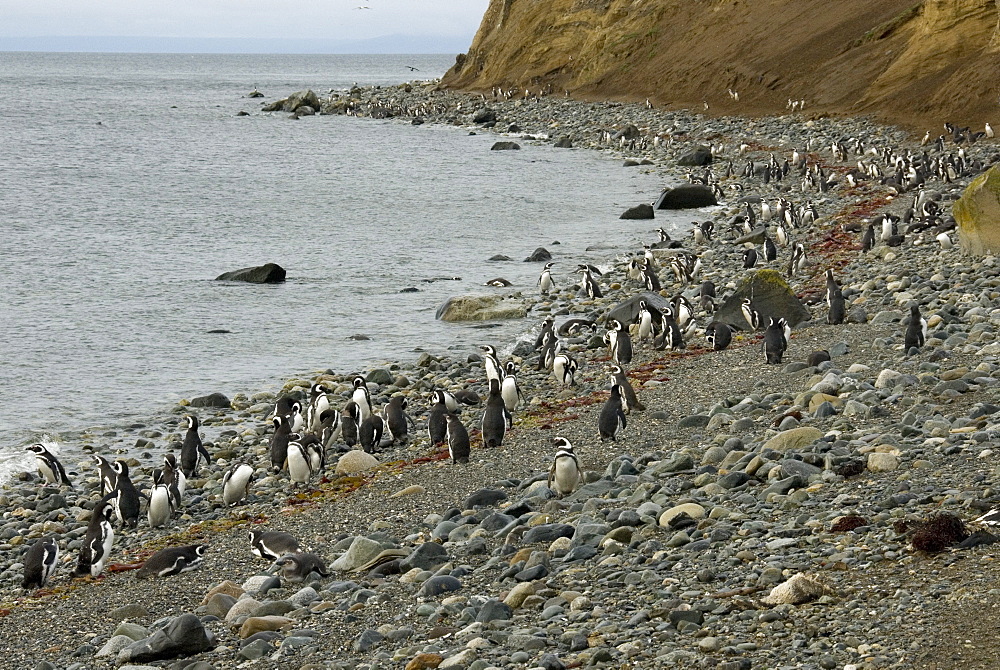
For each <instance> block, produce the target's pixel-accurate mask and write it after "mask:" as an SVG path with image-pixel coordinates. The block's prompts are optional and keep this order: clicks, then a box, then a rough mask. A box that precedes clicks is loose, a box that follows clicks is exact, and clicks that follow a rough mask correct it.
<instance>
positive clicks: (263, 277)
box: [215, 263, 285, 284]
mask: <svg viewBox="0 0 1000 670" xmlns="http://www.w3.org/2000/svg"><path fill="white" fill-rule="evenodd" d="M215 279H216V281H245V282H250V283H251V284H280V283H281V282H283V281H285V268H283V267H281V266H280V265H278V264H277V263H264V264H263V265H258V266H256V267H252V268H243V269H241V270H233V271H232V272H223V273H222V274H221V275H219V276H218V277H216V278H215Z"/></svg>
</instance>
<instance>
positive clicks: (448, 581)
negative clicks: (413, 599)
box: [418, 575, 462, 598]
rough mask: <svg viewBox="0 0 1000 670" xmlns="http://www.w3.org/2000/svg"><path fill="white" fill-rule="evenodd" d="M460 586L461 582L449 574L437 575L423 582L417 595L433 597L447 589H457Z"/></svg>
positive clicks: (445, 591)
mask: <svg viewBox="0 0 1000 670" xmlns="http://www.w3.org/2000/svg"><path fill="white" fill-rule="evenodd" d="M460 588H462V582H460V581H458V580H457V579H455V578H454V577H452V576H451V575H437V576H434V577H431V578H430V579H428V580H427V581H426V582H424V583H423V586H421V587H420V591H419V592H418V595H421V596H424V597H426V598H433V597H434V596H439V595H441V594H442V593H447V592H449V591H458V590H459V589H460Z"/></svg>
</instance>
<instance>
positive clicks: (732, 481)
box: [716, 471, 750, 489]
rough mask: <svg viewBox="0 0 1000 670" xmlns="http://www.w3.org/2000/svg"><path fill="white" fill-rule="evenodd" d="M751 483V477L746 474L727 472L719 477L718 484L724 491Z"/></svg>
mask: <svg viewBox="0 0 1000 670" xmlns="http://www.w3.org/2000/svg"><path fill="white" fill-rule="evenodd" d="M748 481H750V475H748V474H747V473H745V472H740V471H736V472H727V473H726V474H724V475H722V476H721V477H719V479H718V480H717V481H716V483H717V484H718V485H719V486H721V487H722V488H724V489H734V488H736V487H737V486H742V485H743V484H746V483H747V482H748Z"/></svg>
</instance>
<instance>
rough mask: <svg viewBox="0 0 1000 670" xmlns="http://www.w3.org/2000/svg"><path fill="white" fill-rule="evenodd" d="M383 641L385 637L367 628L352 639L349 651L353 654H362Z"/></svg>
mask: <svg viewBox="0 0 1000 670" xmlns="http://www.w3.org/2000/svg"><path fill="white" fill-rule="evenodd" d="M384 639H385V636H384V635H382V633H380V632H378V631H377V630H374V629H371V628H369V629H368V630H366V631H363V632H362V633H361V634H360V635H358V636H357V637H356V638H355V639H354V643H353V644H351V650H352V651H354V652H355V653H364V652H366V651H368V650H369V649H371V648H372V647H374V646H375V645H376V644H378V643H379V642H381V641H382V640H384Z"/></svg>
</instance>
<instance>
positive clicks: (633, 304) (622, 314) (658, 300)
mask: <svg viewBox="0 0 1000 670" xmlns="http://www.w3.org/2000/svg"><path fill="white" fill-rule="evenodd" d="M640 300H645V301H646V304H647V305H648V306H649V307H651V308H654V309H657V310H659V311H661V312H662V311H663V310H665V309H666V308H667V307H669V306H670V301H668V300H667V299H666V298H664V297H663V296H661V295H660V294H658V293H650V292H648V291H644V292H642V293H638V294H636V295H633V296H632V297H631V298H629V299H628V300H625V301H624V302H620V303H618V304H617V305H615V306H614V307H612V308H611V311H610V312H608V318H609V319H617V320H619V321H621V322H622V323H626V324H627V323H635V320H636V318H638V316H639V301H640Z"/></svg>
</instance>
